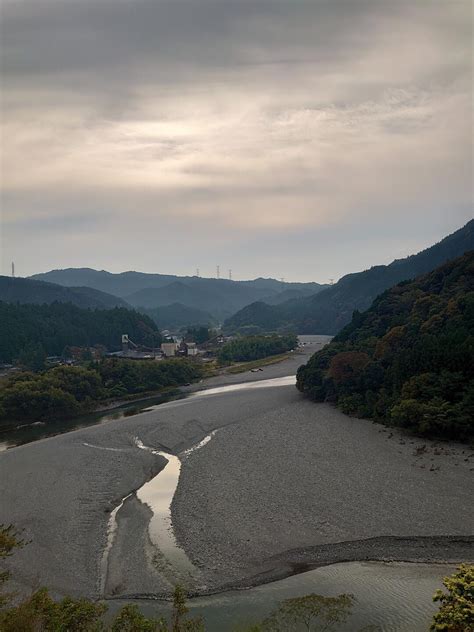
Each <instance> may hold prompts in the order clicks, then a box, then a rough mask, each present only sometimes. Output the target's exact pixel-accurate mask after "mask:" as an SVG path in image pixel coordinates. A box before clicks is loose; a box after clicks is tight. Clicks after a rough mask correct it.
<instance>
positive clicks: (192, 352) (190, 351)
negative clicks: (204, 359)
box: [185, 342, 199, 356]
mask: <svg viewBox="0 0 474 632" xmlns="http://www.w3.org/2000/svg"><path fill="white" fill-rule="evenodd" d="M185 345H186V350H187V353H186V355H188V356H197V355H198V353H199V350H198V348H197V344H196V343H195V342H186V343H185Z"/></svg>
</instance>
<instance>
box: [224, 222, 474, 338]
mask: <svg viewBox="0 0 474 632" xmlns="http://www.w3.org/2000/svg"><path fill="white" fill-rule="evenodd" d="M472 249H474V220H471V221H470V222H468V223H467V224H466V225H465V226H463V227H462V228H460V229H459V230H457V231H456V232H454V233H453V234H451V235H449V236H448V237H446V238H444V239H443V240H442V241H440V242H439V243H437V244H435V245H434V246H431V247H430V248H427V249H426V250H423V251H422V252H420V253H418V254H416V255H412V256H410V257H407V258H406V259H397V260H395V261H393V262H392V263H391V264H390V265H386V266H385V265H381V266H374V267H373V268H370V269H369V270H365V271H363V272H356V273H352V274H348V275H346V276H344V277H342V279H340V280H339V282H338V283H336V284H335V285H333V286H330V287H328V288H326V289H324V290H322V291H321V292H319V293H318V294H316V295H312V296H310V297H307V298H299V299H295V300H289V301H286V302H284V303H281V304H279V305H268V304H266V303H264V302H255V303H253V304H250V305H247V306H245V307H244V308H243V309H242V310H240V311H239V312H237V313H236V314H234V315H233V316H232V317H231V318H229V319H227V320H226V322H225V324H224V326H225V328H226V330H228V331H236V330H238V329H239V328H248V327H254V328H260V329H262V330H272V331H273V330H285V329H286V330H289V329H292V330H294V331H297V332H298V333H299V334H336V333H337V332H338V331H339V330H340V329H342V327H344V326H345V325H346V324H347V323H349V322H350V320H351V318H352V314H353V312H354V311H355V310H359V311H364V310H366V309H368V308H369V307H370V305H371V303H372V301H373V300H374V299H375V297H376V296H378V295H379V294H380V293H381V292H383V291H384V290H386V289H388V288H390V287H392V286H394V285H396V284H397V283H399V282H400V281H405V280H408V279H413V278H415V277H417V276H419V275H421V274H426V273H428V272H431V271H432V270H433V269H434V268H436V267H438V266H440V265H442V264H443V263H445V262H446V261H449V260H450V259H455V258H457V257H459V256H461V255H463V254H464V253H465V252H467V251H469V250H472Z"/></svg>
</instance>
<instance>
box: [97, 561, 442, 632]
mask: <svg viewBox="0 0 474 632" xmlns="http://www.w3.org/2000/svg"><path fill="white" fill-rule="evenodd" d="M453 570H454V568H453V567H452V566H447V565H444V564H408V563H386V564H385V563H380V562H350V563H344V564H332V565H331V566H325V567H323V568H318V569H316V570H312V571H308V572H305V573H301V574H299V575H293V576H292V577H287V578H286V579H283V580H280V581H277V582H272V583H270V584H264V585H262V586H257V587H255V588H251V589H249V590H241V591H231V592H226V593H223V594H220V595H213V596H210V597H198V598H195V599H191V600H189V602H188V606H189V608H190V616H202V617H203V618H204V620H205V622H206V630H208V632H230V631H232V630H236V629H239V627H244V626H248V625H251V624H252V623H256V622H258V621H260V620H262V619H263V618H264V617H266V616H268V614H269V613H270V612H271V611H272V610H274V609H275V608H276V607H277V606H278V604H279V603H280V602H281V601H283V600H284V599H291V598H293V597H299V596H302V595H307V594H310V593H317V594H322V595H325V596H336V595H339V594H341V593H352V594H354V596H355V598H356V603H355V606H354V609H353V614H352V616H351V617H350V618H349V619H348V621H347V624H345V625H341V626H339V627H338V628H336V629H337V630H338V631H340V632H355V631H356V630H359V629H360V628H362V627H364V626H368V625H373V626H377V627H376V629H377V630H379V631H381V632H427V630H428V629H429V625H430V620H431V618H432V616H433V613H434V612H435V611H436V606H435V604H433V602H432V596H433V593H434V592H435V590H436V589H437V588H440V587H441V582H442V579H443V577H444V576H445V575H447V574H450V573H451V572H452V571H453ZM124 603H125V602H121V601H118V602H117V601H110V602H108V605H109V607H110V609H111V611H112V612H115V611H116V610H117V609H118V608H119V607H120V606H122V605H124ZM135 603H137V604H138V605H139V607H140V610H141V611H142V612H143V613H144V614H146V615H147V616H150V617H151V616H155V617H156V616H158V615H161V614H165V615H167V614H169V612H170V607H169V604H166V603H162V602H153V601H144V600H141V601H136V602H135ZM292 632H293V631H292Z"/></svg>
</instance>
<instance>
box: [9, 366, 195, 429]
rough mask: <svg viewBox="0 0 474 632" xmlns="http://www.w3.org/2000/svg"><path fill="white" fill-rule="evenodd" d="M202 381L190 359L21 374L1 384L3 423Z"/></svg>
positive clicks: (53, 416)
mask: <svg viewBox="0 0 474 632" xmlns="http://www.w3.org/2000/svg"><path fill="white" fill-rule="evenodd" d="M200 376H201V369H200V366H199V365H198V364H196V363H195V362H191V361H189V360H186V359H176V360H162V361H159V362H153V361H134V360H121V359H120V360H119V359H116V358H112V359H107V360H102V361H101V362H99V363H91V365H90V366H88V367H77V366H73V367H71V366H58V367H55V368H53V369H49V370H48V371H43V372H42V373H30V372H23V373H19V374H16V375H14V376H12V377H10V378H9V379H8V380H5V381H4V383H3V384H2V388H1V390H0V424H1V423H2V422H3V423H10V422H12V421H23V422H28V421H54V420H57V419H64V418H66V417H74V416H77V415H80V414H84V413H88V412H91V411H93V410H95V409H96V408H97V406H98V405H99V404H100V403H101V402H104V401H107V400H110V399H116V398H120V397H124V396H127V395H140V394H144V393H149V392H152V391H159V390H161V389H163V388H168V387H172V386H179V385H181V384H186V383H188V382H191V381H193V380H195V379H197V378H198V377H200Z"/></svg>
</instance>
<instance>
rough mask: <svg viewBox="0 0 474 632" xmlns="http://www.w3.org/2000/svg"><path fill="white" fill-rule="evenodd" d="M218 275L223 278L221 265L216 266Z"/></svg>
mask: <svg viewBox="0 0 474 632" xmlns="http://www.w3.org/2000/svg"><path fill="white" fill-rule="evenodd" d="M216 277H217V278H218V279H220V278H221V267H220V266H216Z"/></svg>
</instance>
